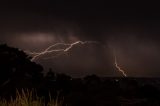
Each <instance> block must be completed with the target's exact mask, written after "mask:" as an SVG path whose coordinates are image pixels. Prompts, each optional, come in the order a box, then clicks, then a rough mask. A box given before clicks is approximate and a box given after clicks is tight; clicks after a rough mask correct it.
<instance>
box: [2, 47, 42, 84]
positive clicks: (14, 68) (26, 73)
mask: <svg viewBox="0 0 160 106" xmlns="http://www.w3.org/2000/svg"><path fill="white" fill-rule="evenodd" d="M30 59H31V57H29V56H28V55H26V54H25V53H24V52H23V51H22V50H19V49H17V48H13V47H9V46H7V45H6V44H3V45H0V87H3V86H5V85H7V84H8V83H12V84H13V85H14V86H15V87H17V86H20V87H23V86H24V87H25V86H27V84H29V85H34V84H31V83H35V82H37V81H38V80H39V79H41V78H42V75H43V74H42V73H41V72H42V71H43V68H42V67H41V66H40V65H38V64H36V63H34V62H31V61H30ZM25 82H26V83H25Z"/></svg>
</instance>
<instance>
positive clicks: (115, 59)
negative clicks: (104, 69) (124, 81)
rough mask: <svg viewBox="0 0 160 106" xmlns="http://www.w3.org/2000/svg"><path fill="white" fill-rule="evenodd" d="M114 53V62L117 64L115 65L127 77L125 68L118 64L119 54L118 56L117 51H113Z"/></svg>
mask: <svg viewBox="0 0 160 106" xmlns="http://www.w3.org/2000/svg"><path fill="white" fill-rule="evenodd" d="M113 54H114V64H115V67H116V68H117V70H118V71H119V72H121V73H122V74H123V76H124V77H127V74H126V73H125V71H124V70H123V69H121V67H120V66H119V65H118V62H117V56H116V54H115V52H113Z"/></svg>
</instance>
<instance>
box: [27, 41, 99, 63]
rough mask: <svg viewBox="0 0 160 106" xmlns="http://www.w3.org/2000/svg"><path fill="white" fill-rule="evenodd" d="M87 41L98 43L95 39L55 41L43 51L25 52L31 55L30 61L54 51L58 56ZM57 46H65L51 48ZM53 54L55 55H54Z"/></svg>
mask: <svg viewBox="0 0 160 106" xmlns="http://www.w3.org/2000/svg"><path fill="white" fill-rule="evenodd" d="M88 43H98V42H96V41H84V42H83V41H76V42H74V43H71V44H68V43H56V44H54V45H51V46H49V47H48V48H46V49H45V50H44V51H42V52H39V53H36V52H27V53H28V54H30V55H32V56H33V57H32V59H31V61H35V60H36V59H38V58H40V56H42V55H45V54H47V53H56V56H59V55H61V54H63V53H66V52H68V51H69V50H70V49H72V48H73V47H74V46H75V45H83V44H88ZM59 46H66V48H63V49H61V48H60V49H53V48H58V47H59ZM56 56H55V57H56Z"/></svg>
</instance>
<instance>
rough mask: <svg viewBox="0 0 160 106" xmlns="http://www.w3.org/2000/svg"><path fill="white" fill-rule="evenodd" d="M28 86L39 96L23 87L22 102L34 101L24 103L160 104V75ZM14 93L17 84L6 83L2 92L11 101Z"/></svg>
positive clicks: (70, 105) (73, 105) (58, 105)
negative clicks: (156, 76)
mask: <svg viewBox="0 0 160 106" xmlns="http://www.w3.org/2000/svg"><path fill="white" fill-rule="evenodd" d="M42 85H43V86H42ZM8 86H10V85H8ZM10 87H11V86H10ZM1 88H2V87H1ZM23 89H24V88H23ZM15 90H18V89H15ZM28 90H32V91H33V92H32V93H33V94H34V92H36V97H33V98H32V99H33V100H32V99H27V98H29V96H28V97H27V98H24V94H23V92H22V91H21V90H20V88H19V93H20V94H22V95H23V97H21V98H22V99H24V100H23V101H22V102H24V101H27V100H29V102H30V103H32V105H22V106H34V103H37V104H35V106H44V105H45V104H50V105H47V106H62V105H64V106H160V101H159V100H160V99H159V98H160V79H159V78H111V77H109V78H99V77H97V76H95V75H91V76H87V77H85V78H83V79H79V78H77V79H70V80H67V79H66V80H57V81H53V80H50V81H47V82H41V86H39V87H37V88H36V89H34V90H33V89H31V88H27V90H24V91H27V92H30V91H28ZM27 92H26V93H27ZM5 94H6V95H5ZM14 94H15V93H14V87H13V88H12V89H9V88H8V87H7V86H6V88H5V90H4V89H3V92H1V96H2V98H6V99H7V101H8V102H9V101H10V99H9V96H13V100H14V99H15V98H16V96H14ZM33 94H32V96H33ZM50 97H52V100H50V99H51V98H50ZM37 98H39V99H37ZM22 99H18V100H17V101H18V102H19V101H20V100H22ZM7 101H6V102H7ZM31 101H32V102H31ZM33 101H34V102H33ZM18 102H17V103H18ZM39 102H42V103H41V104H40V103H39ZM51 103H52V104H51ZM26 104H27V103H26ZM4 106H7V105H4ZM11 106H12V105H11ZM15 106H16V105H15ZM17 106H18V105H17ZM19 106H20V105H19Z"/></svg>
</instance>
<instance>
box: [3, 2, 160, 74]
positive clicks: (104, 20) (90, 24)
mask: <svg viewBox="0 0 160 106" xmlns="http://www.w3.org/2000/svg"><path fill="white" fill-rule="evenodd" d="M130 4H132V3H130ZM130 4H129V5H127V6H128V7H126V5H125V6H124V5H123V3H120V4H119V5H116V4H115V3H113V5H111V7H109V6H110V4H109V3H105V1H99V2H98V1H96V2H93V1H92V2H89V1H88V2H87V1H86V2H82V1H81V2H78V1H74V2H69V1H59V0H57V1H56V0H34V1H33V0H27V1H26V0H24V1H22V0H14V1H10V0H8V1H4V2H3V3H1V4H0V6H1V7H0V16H1V17H0V42H1V43H7V44H9V45H11V46H15V47H18V48H21V49H23V50H30V51H42V50H44V49H45V48H46V47H48V46H50V45H52V44H54V43H57V42H67V43H72V42H75V41H77V40H83V41H84V40H96V41H99V42H100V43H101V44H103V45H105V46H109V47H110V48H109V49H107V50H106V51H105V52H104V50H99V49H98V50H97V49H96V48H95V47H94V50H93V51H87V52H86V53H88V54H86V56H84V57H81V55H80V54H81V52H77V51H79V50H80V51H81V50H82V51H83V50H84V48H79V49H78V50H76V51H75V52H71V53H72V54H73V55H72V56H71V57H69V58H70V59H65V58H66V57H61V58H59V59H60V60H56V61H53V60H52V61H51V62H47V63H45V62H43V64H44V65H45V66H47V67H50V66H52V63H54V64H55V66H56V67H64V68H65V67H70V68H68V70H72V71H69V72H68V73H71V74H73V72H74V71H73V70H74V68H73V67H79V70H80V68H82V67H83V66H84V67H85V65H86V64H87V63H88V67H86V68H85V69H84V70H85V71H84V72H85V73H87V72H86V70H94V71H92V72H95V73H98V74H103V73H104V74H106V75H115V74H114V72H113V73H112V72H109V71H108V72H105V70H107V68H106V69H105V68H104V67H105V65H106V64H110V62H106V61H107V60H108V58H105V59H104V58H102V57H103V56H104V57H105V56H107V53H108V52H111V49H116V51H117V56H118V59H119V64H120V65H121V66H122V67H123V68H124V69H125V70H126V73H127V74H129V75H130V76H159V75H160V74H159V73H160V71H159V69H160V68H159V64H158V63H159V60H160V58H159V57H160V56H159V53H160V46H159V44H160V43H159V42H160V37H159V34H160V15H159V9H158V8H156V6H154V7H151V6H149V7H148V6H144V5H139V6H138V5H130ZM142 7H143V8H142ZM92 48H93V47H92ZM87 49H89V48H87ZM97 51H98V53H97ZM106 52H107V53H106ZM90 53H91V54H92V55H89V54H90ZM105 53H106V55H105ZM77 57H78V58H77ZM87 57H88V58H87ZM109 57H110V55H109ZM83 58H86V59H87V60H85V62H86V63H83V62H84V60H83ZM79 59H80V61H79ZM109 60H110V59H109ZM55 62H56V63H55ZM62 62H64V63H65V64H61V63H62ZM72 62H74V63H76V64H75V65H73V64H72ZM112 63H113V62H112ZM46 64H47V65H46ZM62 65H63V66H62ZM89 65H90V67H89ZM93 66H94V67H93ZM146 66H147V67H146ZM53 68H54V67H53ZM72 68H73V69H72ZM98 69H100V70H101V71H97V70H98ZM57 70H58V69H57ZM59 70H61V71H62V72H64V70H63V69H59ZM68 70H67V71H68ZM77 72H79V74H81V72H82V71H77ZM82 73H83V72H82ZM88 73H90V71H88ZM76 75H78V73H76Z"/></svg>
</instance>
